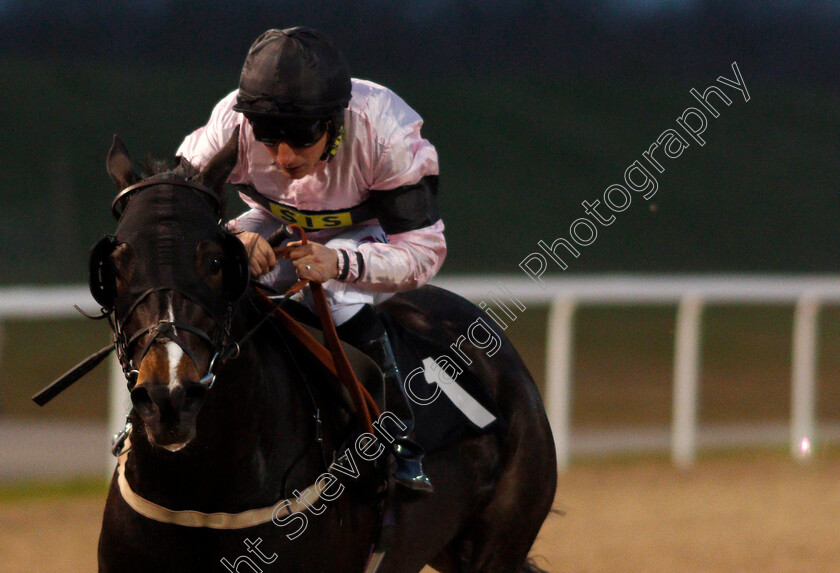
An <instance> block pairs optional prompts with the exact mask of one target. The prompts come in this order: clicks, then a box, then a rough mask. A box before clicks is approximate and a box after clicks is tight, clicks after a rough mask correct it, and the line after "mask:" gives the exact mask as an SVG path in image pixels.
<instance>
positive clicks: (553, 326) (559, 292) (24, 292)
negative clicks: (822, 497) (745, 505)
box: [0, 275, 840, 472]
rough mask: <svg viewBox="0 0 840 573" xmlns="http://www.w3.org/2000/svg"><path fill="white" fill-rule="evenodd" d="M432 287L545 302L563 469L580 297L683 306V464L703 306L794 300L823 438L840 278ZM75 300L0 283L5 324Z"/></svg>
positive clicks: (795, 360) (689, 459)
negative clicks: (823, 345) (831, 309)
mask: <svg viewBox="0 0 840 573" xmlns="http://www.w3.org/2000/svg"><path fill="white" fill-rule="evenodd" d="M433 284H436V285H438V286H441V287H443V288H446V289H448V290H451V291H453V292H456V293H458V294H460V295H462V296H464V297H466V298H469V299H471V300H473V301H476V302H478V301H482V300H484V299H488V297H489V296H494V297H496V300H498V299H499V297H500V294H499V293H500V292H503V291H501V289H500V288H499V287H504V289H506V290H507V291H508V292H509V293H510V294H511V295H512V296H514V297H516V298H517V299H519V300H520V301H522V302H523V303H525V304H526V305H527V304H528V303H532V304H538V305H549V307H550V311H549V321H548V328H547V338H546V386H545V398H546V404H547V409H548V416H549V420H550V422H551V426H552V430H553V432H554V438H555V445H556V448H557V461H558V466H559V467H560V469H561V470H562V469H566V468H567V467H568V465H569V462H570V459H571V453H572V450H573V446H574V444H572V439H571V436H572V432H571V428H570V416H569V410H570V402H571V396H572V392H573V386H572V374H573V373H572V352H573V348H574V327H575V323H574V314H575V309H576V307H577V306H578V305H581V304H627V305H644V304H663V303H669V304H676V305H678V310H677V325H676V330H675V345H674V348H675V352H674V393H673V394H674V399H673V407H672V424H671V429H670V440H669V441H670V450H671V457H672V459H673V461H674V463H675V464H676V465H677V466H679V467H689V466H691V465H692V464H693V463H694V461H695V460H696V452H697V444H698V422H697V396H698V372H699V367H700V363H699V362H700V356H701V352H700V349H701V343H702V317H703V308H704V306H706V305H708V304H721V303H738V304H794V305H795V311H794V319H793V345H792V349H791V352H792V369H791V370H792V372H791V415H790V427H789V442H790V450H791V454H792V455H793V456H795V457H799V456H800V455H801V453H802V446H803V440H808V443H809V444H811V445H813V443H814V442H815V440H816V439H818V438H819V436H815V432H816V430H817V425H816V420H815V410H816V392H815V386H816V371H817V369H816V348H817V344H818V340H819V333H818V329H817V324H818V317H819V310H820V306H821V305H822V304H827V303H831V304H836V303H838V302H840V276H826V275H817V276H790V277H788V276H751V275H750V276H737V275H680V276H649V277H641V276H637V275H634V276H631V275H598V276H589V277H565V276H562V277H556V278H551V279H547V280H545V281H544V282H543V283H542V284H541V285H540V284H537V283H535V282H534V281H532V280H531V279H529V278H527V277H526V276H524V275H523V276H509V275H508V276H505V275H478V276H469V277H466V276H451V277H439V278H437V279H436V280H434V281H433ZM488 293H492V294H488ZM501 296H504V295H501ZM74 303H75V304H79V305H81V306H82V307H83V308H85V309H86V310H88V311H93V310H94V309H95V308H96V306H95V303H94V302H93V299H92V298H91V297H90V294H89V292H88V290H87V287H84V286H67V287H11V288H0V321H2V320H4V319H10V318H46V317H65V316H73V315H75V310H74V309H73V306H72V305H73V304H74ZM488 308H489V307H488ZM525 312H527V310H526V311H525ZM0 339H2V333H1V332H0ZM79 358H80V359H81V358H83V357H79ZM115 363H116V361H113V360H112V364H111V374H110V378H111V382H110V388H111V390H110V393H111V396H110V402H109V403H110V412H109V417H108V428H109V430H110V431H113V432H116V431H117V430H119V429H120V428H121V427H122V423H123V420H124V417H125V414H126V409H127V407H128V406H129V402H128V399H127V398H128V394H127V392H126V390H125V380H124V378H123V377H122V372H121V371H120V369H119V367H117V366H115ZM45 382H48V381H45ZM648 441H650V440H648ZM699 441H702V440H699ZM735 441H737V440H734V441H733V442H735ZM108 471H109V472H111V471H113V459H109V460H108Z"/></svg>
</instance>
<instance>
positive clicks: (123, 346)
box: [87, 173, 249, 391]
mask: <svg viewBox="0 0 840 573" xmlns="http://www.w3.org/2000/svg"><path fill="white" fill-rule="evenodd" d="M160 185H168V186H170V187H175V188H180V189H186V190H191V191H198V192H199V193H200V194H201V196H202V197H204V198H205V199H209V200H210V204H211V206H212V207H213V209H214V212H215V214H216V215H217V219H218V223H217V224H218V225H219V227H220V230H221V231H222V233H223V237H224V241H225V251H226V255H229V256H226V260H227V259H228V258H229V259H231V261H232V262H231V263H230V264H227V266H226V268H224V269H223V272H226V273H232V274H233V275H234V276H233V277H231V279H230V281H229V282H230V283H231V284H232V285H233V286H232V287H230V288H227V289H226V290H225V297H226V299H227V300H226V301H225V302H226V305H225V310H224V311H223V313H222V315H221V316H219V315H218V314H217V313H215V312H214V311H213V310H211V309H210V308H208V307H207V305H206V304H204V303H202V301H201V300H199V298H198V297H197V296H195V295H194V294H193V293H190V292H188V291H187V290H185V289H182V288H179V287H178V286H177V285H168V286H163V287H152V288H148V289H146V290H145V291H143V292H142V293H140V294H139V295H138V296H137V297H136V298H135V299H134V300H133V302H132V303H131V305H130V306H129V307H128V309H127V310H126V311H125V313H124V314H123V313H119V312H118V310H117V305H116V304H115V295H116V293H115V290H116V288H115V280H114V277H113V276H112V271H111V267H110V262H109V260H108V257H109V255H110V254H111V253H112V252H113V251H114V249H116V247H117V246H118V241H117V239H116V237H115V236H114V235H105V236H104V237H103V238H102V239H100V241H99V242H98V243H97V244H96V245H95V246H94V247H93V249H91V261H90V288H91V294H92V295H93V297H94V298H95V299H96V301H97V302H99V303H100V305H101V306H102V310H101V314H100V315H99V316H92V317H91V318H107V320H108V322H109V324H110V326H111V330H112V331H113V333H114V349H115V351H116V354H117V358H118V360H119V362H120V365H121V367H122V370H123V374H124V375H125V378H126V382H127V385H128V389H129V391H131V390H132V389H133V387H134V385H135V384H136V383H137V377H138V375H139V371H138V368H137V364H139V362H138V363H137V364H135V361H134V359H133V358H132V356H133V355H134V352H133V351H134V348H135V345H136V344H137V343H138V342H139V341H140V340H141V339H142V338H143V337H144V336H145V337H147V339H146V341H145V343H144V344H143V347H142V349H141V351H140V356H139V361H140V362H142V360H143V358H145V356H146V355H147V354H148V352H149V351H150V350H151V348H152V346H153V345H154V343H155V342H161V341H167V342H169V341H171V342H174V343H175V344H177V345H178V346H179V347H180V348H181V349H182V350H183V351H184V354H186V355H187V356H188V357H189V358H190V359H191V360H192V361H193V363H194V364H195V365H196V367H197V366H198V360H197V359H196V356H195V353H194V352H193V350H192V349H191V348H190V346H189V344H187V343H186V341H185V340H184V339H183V338H182V336H181V334H180V333H184V332H187V333H190V334H192V335H194V336H195V337H197V338H198V339H199V340H201V341H202V342H203V343H204V344H205V345H206V346H207V347H208V348H209V349H210V356H211V358H210V361H209V363H208V368H207V371H206V373H205V374H204V375H203V376H202V377H201V379H200V380H199V383H200V384H201V385H202V386H205V387H207V388H212V387H213V383H214V382H215V379H216V375H215V370H216V368H217V367H219V366H220V365H221V364H223V363H224V362H225V361H227V360H230V359H233V358H235V357H236V356H238V354H239V344H238V343H236V342H234V341H232V340H231V335H230V327H231V321H232V319H233V307H234V304H235V303H236V302H237V301H238V300H239V298H241V296H242V295H243V294H244V292H245V290H246V288H247V286H248V281H249V275H248V267H247V264H248V263H247V253H245V249H244V246H243V245H242V243H241V242H240V241H239V239H238V238H236V237H235V236H233V235H232V234H231V233H230V232H228V231H227V230H226V229H224V227H222V225H221V222H222V219H221V214H222V205H221V202H220V201H219V198H218V196H217V195H216V193H215V192H213V191H212V190H211V189H209V188H208V187H206V186H204V185H202V184H200V183H198V182H196V181H192V180H190V179H189V178H186V177H183V176H181V175H178V174H175V173H165V174H160V175H156V176H153V177H151V178H149V179H146V180H144V181H141V182H139V183H136V184H134V185H131V186H129V187H127V188H125V189H124V190H123V191H121V192H120V193H119V194H118V195H117V197H116V198H115V199H114V201H113V203H112V205H111V212H112V214H113V215H114V217H115V218H116V219H117V221H120V220H121V219H122V217H123V214H124V212H125V209H126V206H127V204H128V203H129V201H131V200H132V199H133V198H135V197H136V196H137V195H138V194H139V193H142V192H143V191H145V190H148V189H152V188H154V187H157V186H160ZM160 292H170V293H178V294H179V295H180V296H181V297H183V298H184V299H187V300H189V301H191V302H192V303H194V304H196V305H198V306H199V307H200V308H201V309H202V310H203V311H204V312H205V313H206V314H207V315H208V316H210V317H211V318H212V319H213V323H214V325H213V327H212V328H211V329H210V330H204V329H201V328H198V327H195V326H192V325H190V324H187V323H185V322H183V321H180V320H177V319H176V318H175V316H174V310H173V317H172V318H173V319H172V320H165V319H162V320H158V321H157V322H155V323H153V324H151V325H149V326H146V327H143V328H140V329H139V330H137V331H135V332H133V333H131V334H130V335H127V334H126V330H125V326H126V324H127V323H128V321H129V320H130V319H131V317H132V316H133V315H134V313H135V311H136V310H137V309H138V307H140V305H141V304H142V303H143V302H144V301H146V300H147V299H148V298H149V296H151V295H153V294H155V293H160ZM87 316H90V315H87Z"/></svg>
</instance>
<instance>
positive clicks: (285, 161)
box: [263, 133, 327, 179]
mask: <svg viewBox="0 0 840 573" xmlns="http://www.w3.org/2000/svg"><path fill="white" fill-rule="evenodd" d="M263 145H265V148H266V149H267V150H268V154H269V155H271V159H273V160H274V162H273V164H274V166H275V167H276V168H277V169H279V170H280V172H281V173H282V174H283V175H285V176H286V177H288V178H289V179H301V178H303V177H306V176H307V175H309V174H310V173H312V171H313V170H314V169H315V166H316V165H317V164H318V161H319V160H320V159H321V156H322V155H323V154H324V149H325V148H326V147H327V134H326V133H324V135H322V136H321V139H319V140H318V141H317V142H315V144H313V145H310V146H308V147H292V146H291V145H289V144H288V143H286V142H284V141H281V142H279V143H276V144H275V145H268V144H265V143H263Z"/></svg>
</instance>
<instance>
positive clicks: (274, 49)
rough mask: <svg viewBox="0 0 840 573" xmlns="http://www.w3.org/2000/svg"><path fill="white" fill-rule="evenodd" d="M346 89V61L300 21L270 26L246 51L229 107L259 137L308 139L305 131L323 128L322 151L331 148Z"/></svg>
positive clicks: (293, 141) (341, 119)
mask: <svg viewBox="0 0 840 573" xmlns="http://www.w3.org/2000/svg"><path fill="white" fill-rule="evenodd" d="M350 91H351V83H350V71H349V69H348V67H347V62H346V61H345V59H344V56H343V55H342V53H341V51H340V50H339V49H338V48H337V47H336V45H335V43H333V41H332V39H330V38H329V37H328V36H327V35H326V34H323V33H322V32H319V31H317V30H313V29H311V28H305V27H296V28H287V29H285V30H277V29H271V30H268V31H266V32H264V33H263V34H262V35H261V36H260V37H259V38H257V40H256V41H255V42H254V43H253V45H252V46H251V48H250V50H249V51H248V56H247V57H246V58H245V65H244V66H243V67H242V75H241V76H240V78H239V93H238V95H237V98H236V105H235V106H234V107H233V109H234V110H235V111H238V112H241V113H242V114H244V115H245V117H246V118H247V119H248V120H249V121H250V122H251V125H252V126H253V127H254V128H255V129H254V131H255V135H256V136H257V138H258V139H260V140H264V141H267V140H272V139H282V140H284V141H287V142H288V143H289V144H290V145H294V144H296V143H312V142H308V141H306V140H307V138H308V137H309V136H311V137H315V136H317V137H318V139H320V137H321V135H323V133H324V129H319V127H320V126H323V127H324V128H328V129H329V130H330V131H331V135H332V137H331V138H330V140H331V141H330V142H329V144H328V145H327V150H326V151H325V155H326V154H327V153H328V152H329V151H330V150H331V148H332V152H333V153H334V152H335V149H334V144H335V143H336V141H335V140H336V139H337V138H338V135H339V134H340V133H341V130H342V127H343V124H344V109H345V108H346V107H347V105H348V103H349V102H350ZM309 124H311V125H309ZM260 132H261V133H260ZM319 132H320V133H319ZM261 136H262V137H261Z"/></svg>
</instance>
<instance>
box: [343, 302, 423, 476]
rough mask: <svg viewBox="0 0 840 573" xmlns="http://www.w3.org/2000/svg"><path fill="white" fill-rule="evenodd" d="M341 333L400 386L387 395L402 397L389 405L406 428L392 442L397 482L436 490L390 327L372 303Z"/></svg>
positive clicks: (387, 380) (393, 385)
mask: <svg viewBox="0 0 840 573" xmlns="http://www.w3.org/2000/svg"><path fill="white" fill-rule="evenodd" d="M338 333H339V336H340V337H341V339H342V340H344V341H345V342H349V343H350V344H352V345H353V346H356V347H357V348H359V349H360V350H361V351H362V352H364V353H365V354H367V355H368V356H370V357H371V358H372V359H373V360H374V361H375V362H376V363H377V364H378V365H379V368H380V369H381V370H382V375H383V377H384V379H385V387H386V388H388V387H390V388H396V389H398V390H399V392H396V393H394V392H388V391H387V390H386V395H393V394H396V395H397V396H399V397H400V400H399V403H397V404H391V403H388V404H386V406H387V408H388V410H389V411H390V412H391V413H393V414H395V415H396V416H397V417H398V418H399V419H400V421H401V422H402V423H403V425H404V429H402V430H401V431H400V433H399V435H397V436H395V438H394V442H393V444H392V451H393V453H394V457H395V459H396V461H397V469H396V472H395V473H394V479H395V480H396V482H397V483H398V484H400V485H402V486H404V487H406V488H408V489H411V490H413V491H418V492H423V493H431V492H432V491H434V488H433V487H432V482H431V480H429V478H428V476H427V475H426V472H425V471H424V470H423V455H424V451H423V447H422V446H421V445H420V444H418V443H417V442H415V441H414V440H412V439H411V434H412V432H413V430H414V412H413V411H412V409H411V401H410V400H409V399H408V396H406V391H405V381H404V379H403V376H402V373H401V372H400V369H399V366H398V365H397V359H396V356H395V355H394V349H393V346H392V345H391V340H390V338H389V337H388V331H387V330H386V329H385V326H384V325H383V324H382V321H381V320H380V319H379V315H378V314H377V312H376V311H375V310H374V309H373V307H372V306H370V305H365V306H364V307H363V308H362V309H361V310H360V311H359V312H357V313H356V315H355V316H353V317H352V318H351V319H350V320H348V321H347V322H345V323H344V324H342V325H341V326H339V327H338Z"/></svg>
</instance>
